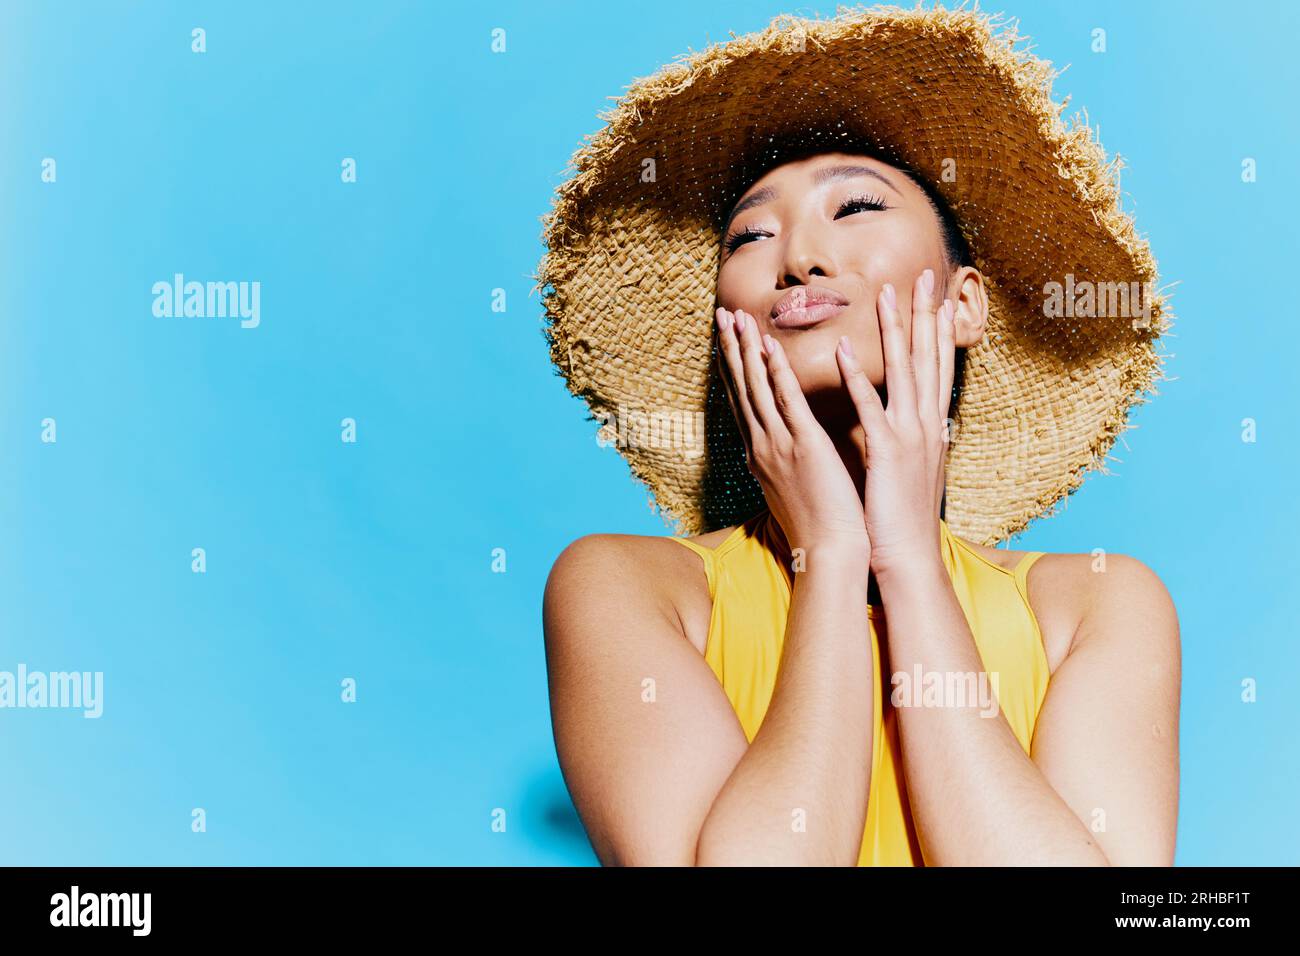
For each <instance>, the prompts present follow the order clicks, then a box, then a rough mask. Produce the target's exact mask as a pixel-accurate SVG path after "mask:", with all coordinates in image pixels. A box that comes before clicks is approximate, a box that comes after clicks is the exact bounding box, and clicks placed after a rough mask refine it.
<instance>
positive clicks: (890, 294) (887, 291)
mask: <svg viewBox="0 0 1300 956" xmlns="http://www.w3.org/2000/svg"><path fill="white" fill-rule="evenodd" d="M880 292H881V294H882V295H883V296H884V298H885V304H886V305H888V306H889V307H890V308H891V309H892V308H894V307H895V306H897V305H898V296H897V295H895V294H894V285H893V283H891V282H886V283H885V285H884V287H883V288H882V289H881V290H880Z"/></svg>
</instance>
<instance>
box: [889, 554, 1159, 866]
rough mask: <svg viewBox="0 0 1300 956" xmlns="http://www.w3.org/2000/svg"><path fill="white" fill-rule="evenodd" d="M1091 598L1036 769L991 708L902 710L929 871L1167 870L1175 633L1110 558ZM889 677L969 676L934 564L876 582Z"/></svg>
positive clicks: (1133, 571) (945, 583)
mask: <svg viewBox="0 0 1300 956" xmlns="http://www.w3.org/2000/svg"><path fill="white" fill-rule="evenodd" d="M1109 560H1110V563H1111V570H1110V571H1108V572H1107V573H1106V574H1097V575H1093V576H1092V577H1093V578H1094V579H1095V580H1093V581H1083V582H1079V581H1078V580H1076V582H1075V583H1076V586H1078V585H1080V584H1081V585H1082V587H1084V588H1086V592H1085V593H1086V594H1087V600H1086V602H1085V605H1086V609H1085V611H1084V612H1083V614H1082V617H1081V619H1080V621H1079V626H1078V629H1077V631H1076V634H1075V639H1074V643H1073V647H1072V649H1071V651H1070V653H1069V655H1068V657H1067V658H1066V660H1065V661H1064V662H1063V663H1062V664H1061V666H1060V667H1058V668H1057V671H1056V673H1055V674H1054V675H1053V677H1052V681H1051V685H1050V687H1049V690H1048V694H1047V698H1046V700H1045V701H1044V704H1043V707H1042V710H1041V712H1040V714H1039V718H1038V723H1037V726H1036V730H1035V735H1034V740H1033V746H1032V755H1033V756H1032V759H1031V757H1030V755H1028V754H1026V753H1025V751H1024V749H1023V748H1022V747H1021V746H1020V743H1019V741H1018V740H1017V739H1016V737H1015V735H1014V734H1013V733H1012V730H1011V727H1010V725H1009V724H1008V723H1007V721H1006V719H1005V717H1003V715H1002V713H1001V711H1000V710H999V711H998V712H997V714H996V716H995V717H993V718H991V719H990V718H988V717H986V716H982V710H981V709H980V708H979V707H958V706H943V707H900V708H899V709H898V720H899V739H900V743H901V745H902V749H903V765H904V768H905V772H906V775H907V787H908V796H909V799H910V801H911V806H912V812H913V816H914V818H915V820H916V824H917V831H918V834H919V837H920V841H921V847H922V852H923V853H924V856H925V859H926V862H927V863H930V864H935V865H945V866H949V865H965V866H972V865H978V866H989V865H992V866H998V865H1101V866H1104V865H1108V864H1109V865H1148V866H1149V865H1168V864H1171V863H1172V862H1173V849H1174V831H1175V828H1176V821H1177V790H1178V732H1177V725H1178V687H1179V680H1180V678H1179V673H1180V668H1179V650H1178V623H1177V617H1176V615H1175V613H1174V609H1173V605H1172V602H1171V601H1170V600H1169V596H1168V594H1167V592H1166V591H1165V589H1164V587H1163V585H1162V584H1161V583H1160V581H1159V579H1158V578H1156V576H1155V575H1154V574H1153V573H1152V572H1151V571H1150V570H1149V569H1147V568H1146V566H1145V565H1142V564H1141V563H1140V562H1138V561H1136V560H1134V559H1132V558H1125V557H1123V556H1112V557H1111V558H1110V559H1109ZM880 588H881V595H882V598H883V600H884V602H885V609H886V612H887V621H888V628H889V648H890V657H891V666H892V668H893V670H894V671H895V672H900V671H901V672H907V673H911V672H912V671H913V669H914V668H915V667H917V666H920V667H921V668H922V670H923V672H938V673H944V674H948V673H957V674H972V673H975V674H977V673H979V672H980V671H982V670H983V664H982V662H981V660H980V656H979V651H978V649H977V647H976V645H975V642H974V638H973V636H972V635H971V632H970V628H969V626H968V624H967V622H966V618H965V614H964V613H963V611H962V609H961V606H960V605H959V604H958V602H957V597H956V594H955V593H954V592H953V589H952V584H951V581H950V580H949V579H948V577H947V574H946V572H945V570H944V568H943V565H942V562H941V561H940V560H939V557H938V555H936V556H935V559H934V562H933V563H932V564H930V565H929V566H928V567H927V566H918V567H915V568H913V569H910V571H907V572H904V571H903V570H902V569H898V570H897V571H894V572H890V573H888V574H886V575H883V576H882V577H881V581H880Z"/></svg>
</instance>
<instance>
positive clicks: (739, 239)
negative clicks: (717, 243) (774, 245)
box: [726, 227, 768, 252]
mask: <svg viewBox="0 0 1300 956" xmlns="http://www.w3.org/2000/svg"><path fill="white" fill-rule="evenodd" d="M767 235H768V233H766V232H764V231H763V230H761V229H755V228H753V227H746V228H744V229H742V230H740V232H733V233H732V234H731V235H730V236H728V237H727V243H726V245H727V251H728V252H735V251H736V250H737V249H738V248H740V247H741V246H743V245H744V244H745V243H747V242H749V241H750V240H752V239H758V238H761V237H763V236H767Z"/></svg>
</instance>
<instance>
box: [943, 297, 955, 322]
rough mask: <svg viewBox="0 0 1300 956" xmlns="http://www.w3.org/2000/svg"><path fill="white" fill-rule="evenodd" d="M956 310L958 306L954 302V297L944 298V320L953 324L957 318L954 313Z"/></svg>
mask: <svg viewBox="0 0 1300 956" xmlns="http://www.w3.org/2000/svg"><path fill="white" fill-rule="evenodd" d="M954 312H956V306H954V305H953V304H952V299H944V300H943V320H944V321H945V322H947V323H948V324H949V325H952V324H953V320H954V319H955V316H954V314H953V313H954Z"/></svg>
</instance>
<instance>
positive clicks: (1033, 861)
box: [880, 559, 1107, 866]
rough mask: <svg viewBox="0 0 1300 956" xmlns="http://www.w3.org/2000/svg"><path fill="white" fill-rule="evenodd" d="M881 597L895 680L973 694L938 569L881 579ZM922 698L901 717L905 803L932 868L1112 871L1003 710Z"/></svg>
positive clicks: (965, 641) (973, 666)
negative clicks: (935, 679)
mask: <svg viewBox="0 0 1300 956" xmlns="http://www.w3.org/2000/svg"><path fill="white" fill-rule="evenodd" d="M880 590H881V596H882V599H883V601H884V605H885V614H886V626H887V628H888V634H889V638H888V642H889V643H888V646H889V653H890V666H891V669H892V671H893V673H895V674H900V675H903V676H904V677H905V678H907V679H912V678H913V675H915V674H916V670H917V668H918V667H919V668H920V669H921V671H922V673H923V674H925V673H932V674H936V675H939V676H941V677H943V678H944V680H943V682H942V686H945V687H948V686H969V679H970V678H971V677H978V675H980V674H981V673H983V672H984V665H983V662H982V661H981V659H980V655H979V650H978V648H977V647H976V645H975V639H974V637H973V636H972V634H971V631H970V626H969V624H968V623H967V621H966V615H965V613H964V612H963V611H962V608H961V605H960V603H958V601H957V596H956V594H955V593H953V590H952V585H951V581H950V580H949V579H948V577H947V574H946V572H945V570H944V568H943V566H942V564H941V563H938V561H937V559H936V562H935V563H933V564H926V565H923V566H921V567H918V568H915V569H912V570H911V571H910V572H909V573H903V574H895V575H882V577H881V580H880ZM950 676H954V677H957V678H962V680H959V681H949V680H948V678H949V677H950ZM913 689H914V690H916V692H917V697H920V689H918V688H913ZM990 692H991V690H990ZM884 693H890V690H889V689H886V690H884ZM917 697H914V698H913V699H912V703H913V704H914V706H899V707H898V708H897V713H898V727H899V742H900V744H901V746H902V751H903V767H904V772H905V774H906V777H907V792H908V798H909V800H910V803H911V807H912V814H913V818H914V820H915V822H916V828H917V833H918V834H919V835H920V837H921V849H922V852H923V854H924V856H925V862H926V863H927V864H929V865H931V866H934V865H939V866H954V865H955V866H1006V865H1016V864H1021V865H1024V864H1028V865H1066V866H1096V865H1103V866H1104V865H1106V864H1107V860H1106V857H1105V854H1104V853H1102V851H1101V848H1100V847H1099V846H1098V845H1097V844H1096V842H1095V841H1094V840H1093V839H1092V837H1091V834H1090V833H1089V832H1088V829H1087V828H1086V827H1085V826H1084V825H1083V823H1082V822H1081V821H1080V820H1079V818H1078V817H1077V816H1075V815H1074V813H1073V811H1072V810H1071V809H1070V808H1069V806H1067V805H1066V803H1065V801H1063V800H1062V799H1061V798H1060V796H1059V795H1058V794H1057V793H1056V791H1055V790H1053V789H1052V787H1051V785H1050V784H1049V783H1048V782H1047V780H1046V778H1045V777H1044V776H1043V774H1042V772H1041V771H1040V770H1039V769H1038V767H1037V766H1036V765H1035V764H1034V763H1033V761H1032V760H1030V759H1029V755H1028V754H1026V753H1025V751H1024V748H1023V747H1021V745H1020V742H1019V741H1018V740H1017V739H1016V736H1015V734H1014V732H1013V731H1012V730H1011V725H1010V724H1008V723H1007V720H1006V718H1005V717H1004V716H1003V714H1002V711H1001V708H986V707H984V706H982V705H981V704H979V703H971V702H968V701H966V702H963V701H949V700H944V701H942V702H941V705H940V706H915V704H918V703H920V701H919V700H917ZM901 703H904V704H906V703H907V701H902V702H901ZM962 704H965V706H962Z"/></svg>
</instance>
